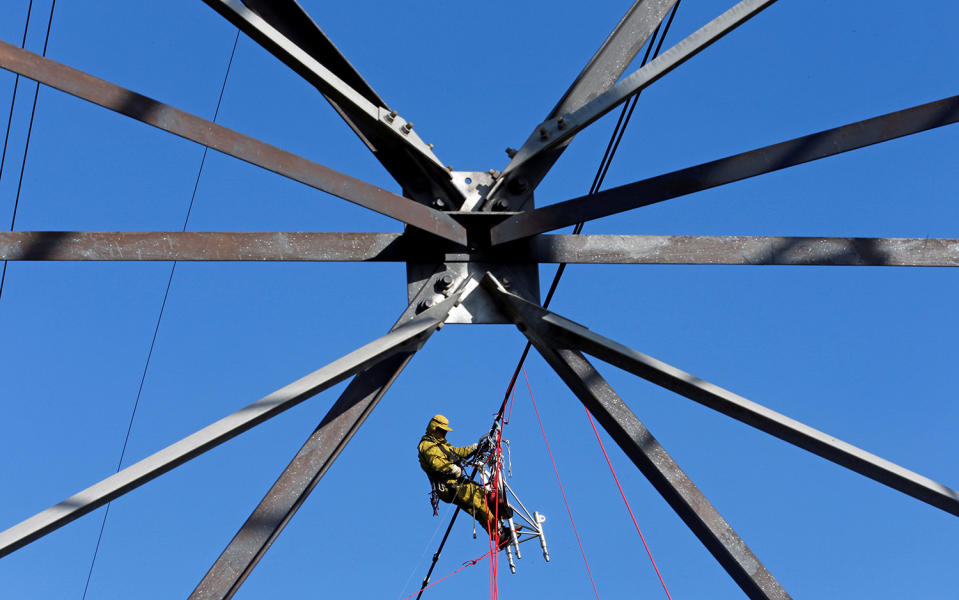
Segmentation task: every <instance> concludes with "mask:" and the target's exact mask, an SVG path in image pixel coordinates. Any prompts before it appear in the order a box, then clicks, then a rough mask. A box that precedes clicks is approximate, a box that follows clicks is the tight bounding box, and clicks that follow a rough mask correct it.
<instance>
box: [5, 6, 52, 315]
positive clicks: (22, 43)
mask: <svg viewBox="0 0 959 600" xmlns="http://www.w3.org/2000/svg"><path fill="white" fill-rule="evenodd" d="M55 6H56V0H54V2H53V5H52V6H51V7H50V20H49V21H48V22H47V33H46V38H45V39H44V42H43V55H44V56H46V55H47V42H49V41H50V25H51V23H52V22H53V9H54V7H55ZM32 13H33V0H30V3H29V4H28V5H27V22H26V23H25V24H24V25H23V39H22V40H21V41H20V47H21V48H26V45H27V31H28V30H29V29H30V15H31V14H32ZM19 85H20V74H19V73H17V76H16V77H14V78H13V97H12V98H11V99H10V114H9V115H8V116H7V131H6V133H4V135H3V152H2V153H0V179H3V165H4V163H6V161H7V143H8V142H9V140H10V128H11V126H12V125H13V107H14V105H15V104H16V103H17V88H18V87H19ZM39 92H40V84H39V83H37V88H36V91H35V92H34V94H33V108H32V109H31V110H30V126H29V127H28V128H27V143H26V145H25V146H24V148H23V162H22V163H21V164H20V181H19V183H17V197H16V199H15V200H14V202H13V216H12V217H11V218H10V231H13V225H14V223H16V221H17V206H19V204H20V186H21V185H22V184H23V168H24V166H25V165H26V162H27V149H28V148H29V147H30V134H31V133H32V132H33V117H34V115H35V114H36V111H37V94H38V93H39ZM6 279H7V261H3V269H2V271H0V297H3V283H4V282H5V281H6Z"/></svg>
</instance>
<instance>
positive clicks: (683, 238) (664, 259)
mask: <svg viewBox="0 0 959 600" xmlns="http://www.w3.org/2000/svg"><path fill="white" fill-rule="evenodd" d="M527 253H528V254H527V255H528V256H529V259H530V260H531V261H535V262H541V263H599V264H648V265H821V266H913V267H956V266H959V239H940V238H934V239H930V238H817V237H771V236H692V235H689V236H687V235H538V236H535V237H533V238H529V242H528V250H527ZM517 254H519V255H520V256H522V253H519V252H514V253H513V254H512V255H513V256H516V255H517Z"/></svg>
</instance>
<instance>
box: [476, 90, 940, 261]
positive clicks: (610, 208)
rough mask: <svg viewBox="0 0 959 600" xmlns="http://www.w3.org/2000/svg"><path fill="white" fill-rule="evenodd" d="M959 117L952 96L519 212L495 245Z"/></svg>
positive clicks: (495, 232) (496, 230) (500, 229)
mask: <svg viewBox="0 0 959 600" xmlns="http://www.w3.org/2000/svg"><path fill="white" fill-rule="evenodd" d="M956 121H959V96H952V97H950V98H944V99H942V100H937V101H935V102H929V103H927V104H922V105H919V106H915V107H912V108H907V109H905V110H900V111H896V112H893V113H888V114H885V115H882V116H879V117H873V118H871V119H866V120H863V121H858V122H856V123H850V124H848V125H843V126H841V127H835V128H833V129H827V130H825V131H820V132H819V133H814V134H811V135H806V136H803V137H799V138H795V139H792V140H788V141H785V142H780V143H778V144H773V145H770V146H765V147H762V148H757V149H755V150H750V151H748V152H743V153H741V154H736V155H733V156H729V157H726V158H721V159H719V160H714V161H711V162H708V163H703V164H700V165H696V166H693V167H689V168H686V169H681V170H679V171H673V172H671V173H665V174H663V175H658V176H656V177H652V178H650V179H644V180H642V181H637V182H635V183H630V184H627V185H622V186H619V187H615V188H610V189H608V190H604V191H602V192H599V193H596V194H591V195H588V196H581V197H579V198H574V199H572V200H566V201H565V202H558V203H556V204H551V205H549V206H544V207H542V208H538V209H536V210H534V211H530V212H526V213H522V214H518V215H514V216H512V217H510V218H508V219H507V220H505V221H503V222H502V223H500V224H499V225H497V226H495V227H493V229H492V231H491V233H490V237H491V239H492V241H493V243H497V244H498V243H503V242H508V241H510V240H516V239H519V238H523V237H527V236H531V235H535V234H537V233H543V232H546V231H551V230H553V229H559V228H560V227H566V226H569V225H574V224H576V223H582V222H584V221H591V220H593V219H598V218H600V217H606V216H609V215H614V214H616V213H620V212H623V211H627V210H631V209H634V208H639V207H641V206H648V205H650V204H655V203H657V202H662V201H663V200H669V199H671V198H676V197H679V196H684V195H686V194H692V193H694V192H699V191H702V190H707V189H709V188H713V187H717V186H720V185H725V184H727V183H732V182H734V181H740V180H742V179H747V178H749V177H755V176H757V175H762V174H764V173H771V172H773V171H778V170H780V169H785V168H787V167H793V166H796V165H800V164H803V163H806V162H810V161H814V160H818V159H820V158H826V157H828V156H834V155H836V154H841V153H843V152H848V151H850V150H855V149H857V148H864V147H866V146H871V145H873V144H878V143H880V142H886V141H889V140H893V139H896V138H900V137H903V136H907V135H912V134H914V133H920V132H922V131H927V130H929V129H935V128H936V127H942V126H945V125H950V124H952V123H955V122H956Z"/></svg>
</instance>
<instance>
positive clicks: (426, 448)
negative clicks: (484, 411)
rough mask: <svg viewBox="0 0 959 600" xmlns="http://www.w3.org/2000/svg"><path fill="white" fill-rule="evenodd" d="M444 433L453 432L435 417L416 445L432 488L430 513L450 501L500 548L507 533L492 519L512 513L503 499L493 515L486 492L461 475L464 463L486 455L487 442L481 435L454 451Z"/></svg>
mask: <svg viewBox="0 0 959 600" xmlns="http://www.w3.org/2000/svg"><path fill="white" fill-rule="evenodd" d="M447 431H453V428H452V427H450V421H449V419H447V418H446V417H444V416H443V415H435V416H434V417H433V418H432V419H430V422H429V424H427V426H426V435H424V436H423V437H422V438H421V439H420V443H419V446H417V451H418V454H419V460H420V468H422V469H423V471H424V472H426V476H427V477H428V478H429V480H430V485H431V486H432V492H431V493H430V502H431V503H432V504H433V514H434V515H436V514H437V513H436V508H437V506H438V504H439V502H438V501H439V500H442V501H443V502H447V503H449V502H453V503H454V504H456V506H458V507H460V508H462V509H463V510H465V511H466V512H468V513H469V514H471V515H473V518H475V519H476V520H477V521H478V522H479V523H480V525H482V526H483V527H484V528H485V529H486V532H487V533H489V534H490V537H491V538H493V537H494V535H495V536H496V537H497V539H498V540H499V544H500V548H502V547H504V546H505V545H506V544H508V543H509V540H510V531H509V528H507V527H505V526H500V527H499V528H498V529H497V518H496V517H497V516H499V518H500V519H509V518H510V517H512V516H513V510H512V508H510V506H509V505H508V504H507V503H506V499H505V498H500V500H499V508H498V510H497V514H494V513H493V511H492V510H491V509H490V506H489V503H490V492H489V491H488V490H487V489H486V488H484V487H482V486H480V485H478V484H476V483H474V482H473V481H470V480H469V479H468V477H467V476H466V474H465V473H463V466H462V465H463V464H464V461H466V460H468V459H472V458H475V457H477V456H478V455H482V454H483V453H484V452H488V451H489V450H490V442H489V439H488V437H486V436H484V437H483V438H482V439H480V442H479V443H477V444H473V445H471V446H463V447H460V448H456V447H454V446H453V445H452V444H450V443H449V442H448V441H446V432H447Z"/></svg>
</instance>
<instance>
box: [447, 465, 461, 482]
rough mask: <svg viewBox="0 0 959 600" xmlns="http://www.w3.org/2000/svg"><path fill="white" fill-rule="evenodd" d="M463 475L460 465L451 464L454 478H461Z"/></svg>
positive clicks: (451, 474) (451, 473) (451, 472)
mask: <svg viewBox="0 0 959 600" xmlns="http://www.w3.org/2000/svg"><path fill="white" fill-rule="evenodd" d="M461 475H463V469H461V468H459V465H450V476H451V477H453V478H454V479H459V478H460V476H461Z"/></svg>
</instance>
